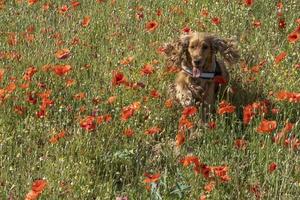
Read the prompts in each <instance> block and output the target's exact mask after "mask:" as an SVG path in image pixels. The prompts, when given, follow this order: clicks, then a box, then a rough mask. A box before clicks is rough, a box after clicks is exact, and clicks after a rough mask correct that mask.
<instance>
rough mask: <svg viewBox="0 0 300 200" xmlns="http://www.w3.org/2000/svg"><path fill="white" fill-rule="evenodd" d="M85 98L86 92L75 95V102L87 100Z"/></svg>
mask: <svg viewBox="0 0 300 200" xmlns="http://www.w3.org/2000/svg"><path fill="white" fill-rule="evenodd" d="M85 97H86V94H85V93H84V92H79V93H77V94H75V95H74V99H75V100H83V99H85Z"/></svg>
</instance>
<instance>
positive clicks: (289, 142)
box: [284, 136, 300, 150]
mask: <svg viewBox="0 0 300 200" xmlns="http://www.w3.org/2000/svg"><path fill="white" fill-rule="evenodd" d="M284 144H285V146H287V147H289V148H291V149H294V150H300V140H299V139H298V138H296V137H295V136H292V137H290V138H287V139H285V140H284Z"/></svg>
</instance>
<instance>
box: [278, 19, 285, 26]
mask: <svg viewBox="0 0 300 200" xmlns="http://www.w3.org/2000/svg"><path fill="white" fill-rule="evenodd" d="M278 27H279V28H281V29H284V28H285V27H286V23H285V20H284V19H283V18H280V19H279V20H278Z"/></svg>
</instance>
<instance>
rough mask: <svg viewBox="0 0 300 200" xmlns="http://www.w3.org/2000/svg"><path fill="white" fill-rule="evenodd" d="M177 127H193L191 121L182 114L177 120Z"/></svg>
mask: <svg viewBox="0 0 300 200" xmlns="http://www.w3.org/2000/svg"><path fill="white" fill-rule="evenodd" d="M178 128H179V129H184V128H187V129H191V128H193V123H192V122H191V121H189V120H188V118H187V117H185V116H182V117H181V118H180V120H179V125H178Z"/></svg>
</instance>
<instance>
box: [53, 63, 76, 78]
mask: <svg viewBox="0 0 300 200" xmlns="http://www.w3.org/2000/svg"><path fill="white" fill-rule="evenodd" d="M71 70H72V67H71V65H56V66H54V67H53V68H52V71H53V73H55V74H56V75H58V76H64V75H66V74H68V73H69V72H70V71H71Z"/></svg>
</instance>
